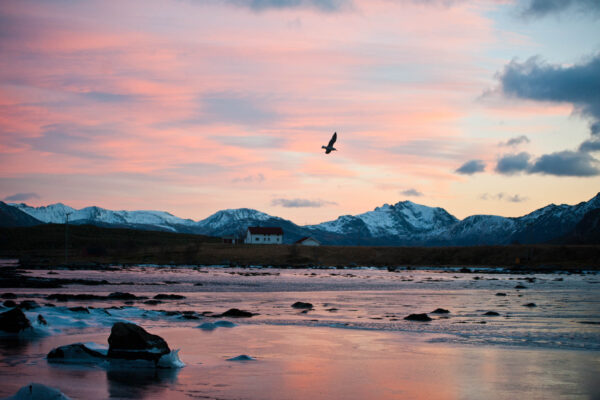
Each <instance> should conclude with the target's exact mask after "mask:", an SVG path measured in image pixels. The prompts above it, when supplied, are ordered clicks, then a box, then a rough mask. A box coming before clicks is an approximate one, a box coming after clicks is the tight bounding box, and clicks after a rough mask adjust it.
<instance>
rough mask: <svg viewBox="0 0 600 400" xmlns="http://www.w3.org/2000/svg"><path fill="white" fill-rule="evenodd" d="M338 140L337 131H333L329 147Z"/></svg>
mask: <svg viewBox="0 0 600 400" xmlns="http://www.w3.org/2000/svg"><path fill="white" fill-rule="evenodd" d="M336 140H337V132H333V136H332V137H331V140H330V141H329V144H328V145H327V147H331V146H333V144H334V143H335V141H336Z"/></svg>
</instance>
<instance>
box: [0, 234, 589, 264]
mask: <svg viewBox="0 0 600 400" xmlns="http://www.w3.org/2000/svg"><path fill="white" fill-rule="evenodd" d="M68 229H69V233H68V237H69V245H68V263H69V264H89V263H98V264H111V263H117V264H130V263H154V264H237V265H273V266H292V267H302V266H319V265H323V266H387V267H398V266H481V267H485V266H500V267H515V268H537V269H539V268H543V269H546V268H548V269H578V268H588V269H592V268H593V269H596V268H600V246H599V245H580V246H576V245H510V246H462V247H461V246H457V247H388V246H381V247H379V246H319V247H310V246H299V245H231V244H224V243H221V240H220V239H219V238H214V237H210V236H202V235H192V234H181V233H168V232H156V231H140V230H133V229H115V228H100V227H97V226H91V225H82V226H69V228H68ZM0 257H2V258H16V259H19V260H20V261H21V264H23V265H29V266H36V265H38V266H46V265H59V264H64V263H65V226H64V225H57V224H48V225H40V226H34V227H27V228H22V227H21V228H0Z"/></svg>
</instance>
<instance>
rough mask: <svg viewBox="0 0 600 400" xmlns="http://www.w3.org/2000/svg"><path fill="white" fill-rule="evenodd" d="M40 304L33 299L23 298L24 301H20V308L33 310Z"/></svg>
mask: <svg viewBox="0 0 600 400" xmlns="http://www.w3.org/2000/svg"><path fill="white" fill-rule="evenodd" d="M39 307H40V305H39V304H38V303H36V302H35V301H33V300H23V301H22V302H20V303H19V308H21V309H23V310H27V311H29V310H33V309H36V308H39Z"/></svg>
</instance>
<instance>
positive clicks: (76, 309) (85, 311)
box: [69, 306, 90, 314]
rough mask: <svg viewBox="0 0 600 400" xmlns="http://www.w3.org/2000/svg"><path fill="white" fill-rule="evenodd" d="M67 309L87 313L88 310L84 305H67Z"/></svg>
mask: <svg viewBox="0 0 600 400" xmlns="http://www.w3.org/2000/svg"><path fill="white" fill-rule="evenodd" d="M69 310H71V311H73V312H80V313H85V314H89V313H90V310H88V309H87V308H86V307H81V306H79V307H69Z"/></svg>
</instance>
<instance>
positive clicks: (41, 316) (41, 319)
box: [37, 314, 48, 325]
mask: <svg viewBox="0 0 600 400" xmlns="http://www.w3.org/2000/svg"><path fill="white" fill-rule="evenodd" d="M37 321H38V324H40V325H48V321H46V318H44V316H43V315H42V314H38V317H37Z"/></svg>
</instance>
